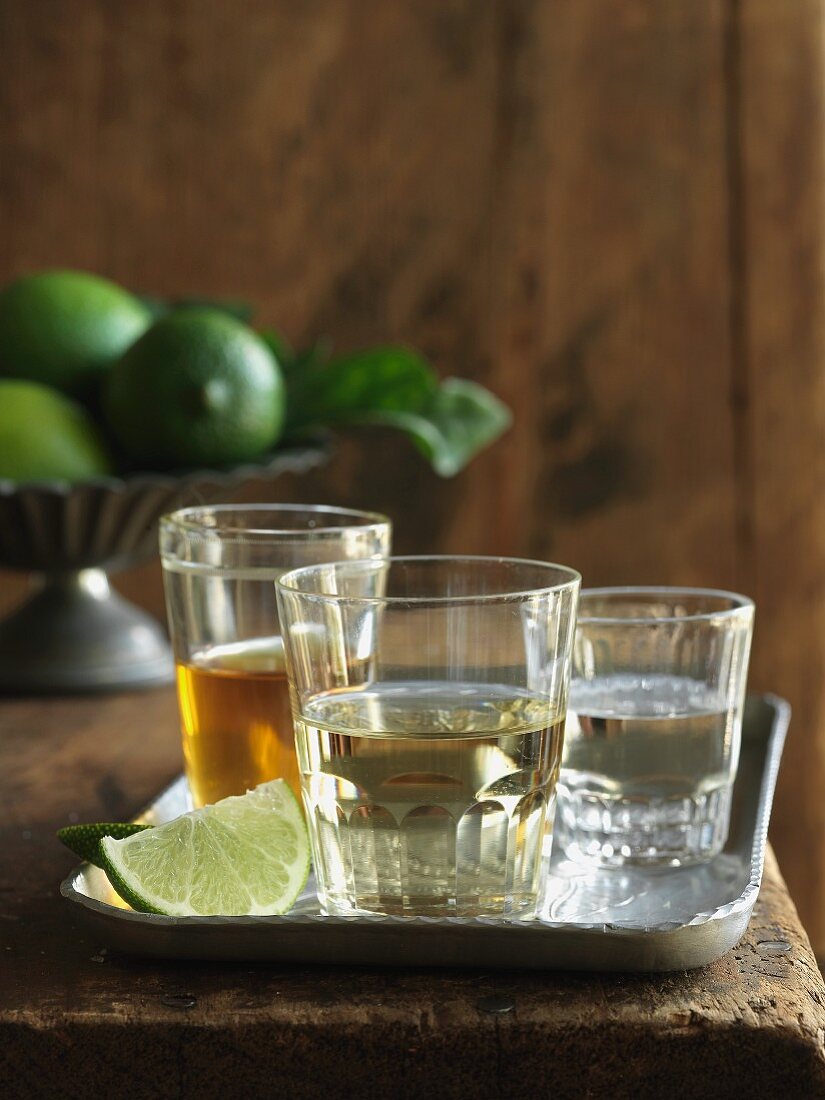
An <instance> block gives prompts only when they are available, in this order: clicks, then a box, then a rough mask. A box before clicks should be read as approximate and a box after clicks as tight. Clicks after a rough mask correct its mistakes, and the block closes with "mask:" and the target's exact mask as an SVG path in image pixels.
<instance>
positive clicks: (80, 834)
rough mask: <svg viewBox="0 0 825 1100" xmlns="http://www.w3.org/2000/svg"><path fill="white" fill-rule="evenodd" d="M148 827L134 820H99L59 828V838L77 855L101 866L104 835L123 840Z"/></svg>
mask: <svg viewBox="0 0 825 1100" xmlns="http://www.w3.org/2000/svg"><path fill="white" fill-rule="evenodd" d="M148 828H149V826H148V825H138V824H135V823H133V822H129V823H127V824H124V823H123V822H122V821H106V822H98V823H95V824H94V825H66V826H65V828H63V829H58V830H57V838H58V840H60V841H61V843H63V844H65V845H66V847H67V848H68V849H69V850H70V851H72V852H74V854H75V855H76V856H80V858H81V859H85V860H86V861H87V862H88V863H94V864H95V866H96V867H99V866H100V864H99V863H98V859H99V855H98V849H99V847H100V841H101V839H102V838H103V837H104V836H112V837H114V838H115V840H122V839H123V838H124V837H127V836H132V834H133V833H140V832H142V831H143V830H144V829H148Z"/></svg>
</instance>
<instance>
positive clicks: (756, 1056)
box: [0, 691, 825, 1100]
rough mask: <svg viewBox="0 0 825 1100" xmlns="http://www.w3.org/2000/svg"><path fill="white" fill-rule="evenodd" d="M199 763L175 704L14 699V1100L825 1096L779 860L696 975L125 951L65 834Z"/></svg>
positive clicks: (7, 855) (5, 809) (9, 844)
mask: <svg viewBox="0 0 825 1100" xmlns="http://www.w3.org/2000/svg"><path fill="white" fill-rule="evenodd" d="M179 766H180V760H179V743H178V735H177V719H176V710H175V701H174V697H173V694H172V692H171V691H156V692H151V693H147V694H141V695H121V696H118V697H113V698H110V699H108V700H106V701H105V702H103V701H100V700H78V699H75V700H54V701H51V702H39V703H38V702H33V701H19V702H4V703H2V704H0V844H2V851H3V855H4V859H3V862H2V866H1V867H0V899H2V908H0V957H2V959H3V980H2V982H0V1089H2V1095H3V1096H4V1097H9V1098H10V1100H11V1098H16V1097H31V1096H40V1095H60V1096H61V1097H66V1098H74V1097H77V1098H82V1097H87V1096H90V1095H104V1096H110V1095H112V1096H113V1095H122V1096H126V1097H132V1098H144V1097H145V1098H147V1100H148V1098H149V1097H152V1098H165V1097H183V1096H196V1095H205V1094H207V1093H208V1094H212V1093H214V1092H216V1091H222V1092H223V1093H225V1094H228V1095H243V1096H248V1097H257V1096H271V1095H273V1094H277V1093H283V1094H284V1095H287V1096H290V1097H296V1098H302V1097H314V1096H318V1095H319V1094H320V1093H323V1094H325V1095H329V1096H331V1097H338V1096H352V1095H355V1094H356V1093H359V1094H365V1095H366V1094H369V1095H382V1096H383V1095H393V1096H398V1097H399V1098H413V1097H426V1096H436V1095H437V1096H439V1097H444V1098H447V1100H448V1098H451V1097H466V1096H468V1095H470V1094H472V1093H478V1094H479V1095H491V1096H502V1097H504V1096H507V1097H514V1098H520V1097H535V1096H543V1095H550V1094H552V1095H553V1096H555V1097H559V1098H560V1100H565V1098H567V1097H571V1098H572V1097H580V1096H583V1095H587V1096H589V1097H594V1098H598V1097H616V1098H621V1097H638V1098H642V1100H644V1098H647V1097H650V1098H658V1097H661V1096H664V1095H672V1096H677V1097H678V1096H686V1095H688V1091H686V1087H685V1086H686V1083H687V1082H689V1083H690V1088H689V1094H690V1095H706V1096H713V1097H715V1098H716V1097H718V1098H720V1100H724V1098H727V1097H731V1098H735V1100H739V1098H741V1097H742V1096H743V1095H747V1096H752V1097H754V1098H762V1097H766V1098H767V1097H776V1096H805V1097H814V1096H821V1095H825V1047H824V1045H823V1044H824V1043H825V1040H823V1036H825V986H823V982H822V978H821V976H820V974H819V971H818V969H817V967H816V964H815V962H814V958H813V955H812V953H811V949H810V944H809V942H808V939H807V937H806V935H805V933H804V931H803V929H802V926H801V924H800V923H799V919H798V917H797V915H796V912H795V910H794V907H793V904H792V902H791V900H790V897H789V895H788V893H787V890H786V888H785V886H784V884H783V882H782V879H781V876H780V874H779V871H778V869H777V866H776V863H775V861H774V860H773V858H772V857H769V859H768V864H767V869H766V878H765V882H764V884H763V887H762V893H761V897H760V900H759V902H758V903H757V906H756V910H755V913H754V917H753V920H752V922H751V926H750V929H749V931H748V933H747V935H746V936H745V938H744V939H743V941H742V943H741V944H740V945H739V946H738V948H736V949H735V950H734V951H733V952H731V953H730V954H729V955H727V956H726V957H725V958H723V959H721V960H720V961H719V962H717V963H714V964H713V965H711V966H708V967H705V968H703V969H701V970H697V971H693V972H690V973H676V974H669V975H654V976H651V977H645V976H643V975H626V976H622V975H601V976H600V975H576V974H564V975H553V974H547V973H531V972H529V971H525V972H495V971H490V972H484V971H427V970H417V971H414V970H408V971H403V970H399V971H381V970H370V969H366V968H361V969H357V970H351V969H346V968H343V967H333V968H330V967H323V968H321V967H289V966H283V965H265V964H256V965H254V966H252V965H248V964H247V965H236V964H220V965H219V964H210V963H197V964H194V963H193V964H175V963H167V962H164V963H158V962H151V961H142V960H140V959H132V958H127V957H124V956H119V955H116V954H114V953H111V952H109V951H107V950H106V945H105V944H102V943H99V942H96V941H95V940H94V939H93V938H91V937H90V935H89V933H88V932H87V931H86V930H84V928H83V927H82V926H81V925H80V924H78V923H77V921H76V918H75V915H74V913H73V911H72V909H71V907H70V905H69V903H67V902H66V901H64V900H63V899H62V898H60V897H59V896H58V893H57V886H58V883H59V881H60V879H61V878H62V877H63V876H64V875H65V874H67V873H68V871H69V869H70V868H71V866H72V862H73V859H72V856H71V855H70V853H68V852H66V850H65V849H63V848H62V847H61V845H60V844H59V842H58V841H57V839H56V837H55V835H54V830H55V829H56V828H57V827H58V826H60V825H62V824H65V823H66V822H67V821H71V820H75V819H77V818H79V819H80V820H102V819H112V818H127V817H129V816H130V815H132V814H133V813H134V812H135V811H136V810H137V809H139V807H140V806H141V805H142V804H143V803H145V802H146V801H148V800H149V799H150V798H151V797H152V796H153V795H154V794H155V793H156V792H157V791H158V790H159V789H160V788H161V787H162V785H163V784H164V783H165V782H166V781H167V780H168V779H169V778H171V776H172V775H173V773H174V772H175V771H177V769H178V768H179ZM777 950H779V952H780V953H778V954H777V953H776V951H777Z"/></svg>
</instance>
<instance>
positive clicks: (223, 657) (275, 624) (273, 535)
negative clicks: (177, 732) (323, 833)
mask: <svg viewBox="0 0 825 1100" xmlns="http://www.w3.org/2000/svg"><path fill="white" fill-rule="evenodd" d="M390 537H391V526H390V521H389V520H388V519H387V518H386V516H382V515H378V514H377V513H370V512H358V511H354V510H351V509H346V508H329V507H325V506H321V505H286V504H285V505H270V504H261V505H244V506H234V505H213V506H209V507H195V508H184V509H182V510H180V511H177V512H174V513H172V514H171V515H168V516H165V517H164V518H163V519H162V520H161V524H160V550H161V560H162V563H163V577H164V588H165V592H166V607H167V612H168V616H169V627H170V632H171V636H172V645H173V647H174V651H175V665H176V671H177V686H178V702H179V705H180V718H181V731H182V736H183V754H184V760H185V767H186V775H187V778H188V781H189V787H190V791H191V796H192V803H193V805H194V806H203V805H206V804H207V803H211V802H216V801H217V800H218V799H221V798H226V797H227V796H228V795H234V794H243V793H244V792H245V791H246V790H248V789H249V788H251V787H254V786H256V785H257V784H258V783H264V782H266V781H267V780H270V779H276V778H283V779H286V780H287V781H288V782H289V783H290V785H291V786H292V787H293V789H294V790H295V792H296V794H297V795H298V797H299V798H300V783H299V777H298V766H297V763H296V759H295V748H294V739H293V731H292V717H291V713H290V702H289V687H288V683H287V678H286V671H285V667H284V649H283V643H282V641H281V631H280V626H279V620H278V607H277V603H276V594H275V581H276V580H277V578H278V577H279V576H280V575H281V573H283V572H285V571H287V570H289V569H293V568H295V567H296V566H300V565H311V564H314V563H319V562H329V561H338V560H345V559H350V558H358V559H363V558H372V557H374V556H386V555H387V554H389V551H390Z"/></svg>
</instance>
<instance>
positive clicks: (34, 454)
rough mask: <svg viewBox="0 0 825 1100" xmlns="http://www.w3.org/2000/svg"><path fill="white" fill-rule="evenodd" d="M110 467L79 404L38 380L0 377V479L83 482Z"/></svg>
mask: <svg viewBox="0 0 825 1100" xmlns="http://www.w3.org/2000/svg"><path fill="white" fill-rule="evenodd" d="M111 471H112V461H111V458H110V457H109V453H108V450H107V447H106V444H105V442H104V439H103V437H102V435H101V434H100V431H99V429H98V427H97V425H96V424H95V422H94V421H93V420H92V418H91V417H90V416H89V414H88V413H87V412H86V410H85V409H84V408H82V407H81V406H80V405H78V404H77V402H76V401H72V400H71V398H69V397H66V396H65V395H64V394H62V393H59V392H58V391H57V390H53V389H51V387H49V386H41V385H39V383H37V382H21V381H18V380H17V379H14V378H0V478H9V479H10V480H11V481H53V480H60V481H83V480H85V479H86V478H90V477H98V476H100V475H101V474H108V473H111Z"/></svg>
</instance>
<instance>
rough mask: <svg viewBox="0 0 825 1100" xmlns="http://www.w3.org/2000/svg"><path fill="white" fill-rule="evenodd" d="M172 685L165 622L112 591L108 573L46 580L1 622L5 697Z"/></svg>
mask: <svg viewBox="0 0 825 1100" xmlns="http://www.w3.org/2000/svg"><path fill="white" fill-rule="evenodd" d="M173 678H174V664H173V660H172V650H171V647H170V645H169V642H168V640H167V638H166V635H165V633H164V631H163V629H162V628H161V625H160V623H158V622H157V620H155V619H154V618H152V616H151V615H148V614H147V613H146V612H145V611H141V610H140V608H138V607H135V606H134V604H131V603H129V601H128V600H124V599H123V597H122V596H119V595H118V594H117V593H116V592H113V591H112V589H111V588H110V586H109V580H108V577H107V576H106V574H105V572H104V571H103V570H102V569H81V570H79V571H77V572H70V573H59V574H52V575H49V576H47V577H46V578H45V579H44V583H43V586H42V587H41V588H39V589H38V590H37V591H36V592H35V593H34V595H32V596H31V597H30V598H29V599H28V600H27V601H26V602H25V603H24V604H23V605H22V607H19V608H17V609H16V610H15V611H14V612H12V614H11V615H10V616H9V617H8V618H6V619H4V620H2V621H0V692H4V693H13V694H17V695H19V694H37V695H40V694H47V693H48V694H57V693H64V692H89V691H116V690H123V689H125V688H140V687H152V686H154V685H157V684H166V683H170V682H171V681H172V680H173Z"/></svg>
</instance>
